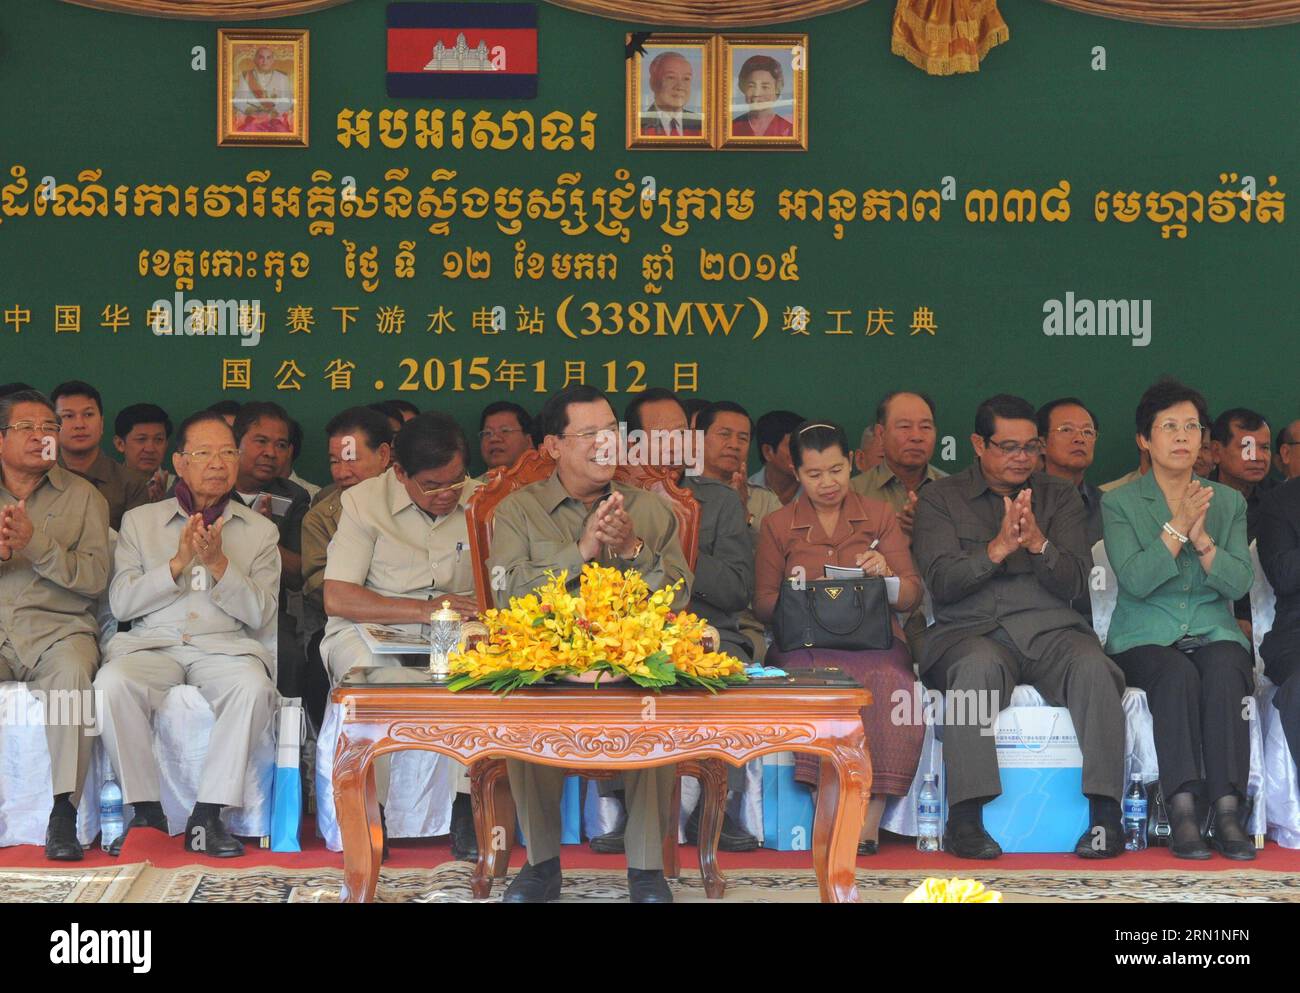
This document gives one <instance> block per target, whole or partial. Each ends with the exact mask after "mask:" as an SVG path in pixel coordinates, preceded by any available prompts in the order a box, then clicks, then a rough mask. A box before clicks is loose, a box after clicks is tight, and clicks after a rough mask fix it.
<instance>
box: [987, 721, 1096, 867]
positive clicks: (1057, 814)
mask: <svg viewBox="0 0 1300 993" xmlns="http://www.w3.org/2000/svg"><path fill="white" fill-rule="evenodd" d="M994 731H995V736H996V742H997V752H998V772H999V773H1000V774H1001V776H1002V795H1001V796H999V797H998V798H997V799H996V800H994V801H992V802H991V803H988V804H985V806H984V829H985V830H986V831H988V833H989V834H991V835H992V836H993V839H994V840H995V841H996V842H997V843H998V844H999V845H1001V846H1002V850H1003V851H1004V852H1070V851H1073V850H1074V845H1075V842H1077V841H1078V840H1079V836H1080V835H1082V834H1083V832H1084V831H1086V830H1087V829H1088V800H1087V798H1086V797H1085V796H1084V795H1083V753H1082V752H1081V751H1079V739H1078V737H1077V736H1076V735H1075V733H1074V722H1073V721H1071V720H1070V712H1069V711H1068V710H1067V709H1066V708H1064V707H1008V708H1007V709H1006V710H1003V711H1002V712H1001V713H1000V714H998V719H997V723H996V724H995V725H994Z"/></svg>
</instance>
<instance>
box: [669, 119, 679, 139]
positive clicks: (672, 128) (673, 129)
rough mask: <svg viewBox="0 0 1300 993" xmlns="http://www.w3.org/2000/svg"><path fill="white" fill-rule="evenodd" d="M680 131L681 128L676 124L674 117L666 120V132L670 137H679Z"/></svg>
mask: <svg viewBox="0 0 1300 993" xmlns="http://www.w3.org/2000/svg"><path fill="white" fill-rule="evenodd" d="M681 133H682V132H681V128H679V127H678V126H677V118H675V117H674V118H673V119H672V120H671V121H669V122H668V134H669V136H670V137H673V138H679V137H681Z"/></svg>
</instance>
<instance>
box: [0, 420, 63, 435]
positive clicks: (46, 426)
mask: <svg viewBox="0 0 1300 993" xmlns="http://www.w3.org/2000/svg"><path fill="white" fill-rule="evenodd" d="M0 430H4V431H17V432H18V433H19V434H31V433H32V432H33V431H36V430H40V432H41V433H42V434H58V433H59V422H58V421H41V422H40V424H37V423H36V422H35V421H14V422H13V423H12V424H10V425H9V426H8V427H6V428H3V429H0Z"/></svg>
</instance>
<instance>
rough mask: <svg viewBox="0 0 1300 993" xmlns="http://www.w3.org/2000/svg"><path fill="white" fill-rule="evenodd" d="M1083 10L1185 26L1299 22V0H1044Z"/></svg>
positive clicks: (1146, 22) (1129, 18) (1260, 24)
mask: <svg viewBox="0 0 1300 993" xmlns="http://www.w3.org/2000/svg"><path fill="white" fill-rule="evenodd" d="M1044 2H1045V3H1050V4H1054V5H1056V6H1057V7H1065V8H1066V9H1067V10H1074V11H1078V12H1079V13H1080V14H1095V15H1097V16H1099V17H1114V18H1118V19H1119V20H1122V21H1140V22H1142V23H1143V24H1161V25H1166V26H1168V27H1184V28H1266V27H1272V26H1274V25H1278V24H1297V23H1300V0H1044Z"/></svg>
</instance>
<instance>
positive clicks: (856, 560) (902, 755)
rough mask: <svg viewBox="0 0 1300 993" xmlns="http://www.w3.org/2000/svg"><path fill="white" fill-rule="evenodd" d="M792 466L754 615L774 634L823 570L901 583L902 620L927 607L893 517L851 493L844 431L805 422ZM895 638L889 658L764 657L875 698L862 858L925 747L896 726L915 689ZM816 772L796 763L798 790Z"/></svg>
mask: <svg viewBox="0 0 1300 993" xmlns="http://www.w3.org/2000/svg"><path fill="white" fill-rule="evenodd" d="M790 456H791V460H792V461H793V462H794V467H795V472H796V475H797V476H798V479H799V484H800V487H801V488H800V491H799V494H798V496H796V497H795V499H794V500H792V501H790V503H788V504H786V505H785V506H784V507H782V508H781V509H780V510H778V511H773V512H772V513H770V514H768V515H767V517H766V518H764V520H763V526H762V531H761V532H760V535H759V539H758V552H757V558H756V561H755V576H754V578H755V587H754V613H755V615H756V616H757V617H758V619H759V620H761V621H762V622H763V623H764V624H770V623H771V621H772V617H773V615H774V614H775V613H776V603H777V597H778V596H779V595H780V592H781V585H782V583H784V582H785V581H786V580H787V579H789V578H790V577H792V576H795V575H802V576H803V577H804V578H805V579H808V580H814V579H821V578H823V574H824V570H825V567H826V566H828V565H837V566H847V567H854V566H859V567H861V568H862V570H863V572H864V573H865V574H866V575H868V576H897V577H898V579H899V583H900V587H899V593H898V602H897V603H896V604H895V605H894V609H895V610H897V611H899V612H901V613H903V615H904V616H906V614H907V612H908V611H910V610H912V609H913V608H914V607H916V606H917V605H918V604H919V603H920V602H921V597H922V593H923V586H922V583H921V578H920V576H919V575H917V572H916V567H915V566H914V565H913V564H912V555H911V552H910V551H909V550H908V541H907V537H906V535H904V534H903V532H902V529H901V528H900V527H899V526H898V521H897V519H896V518H895V516H894V512H893V511H892V510H891V509H890V508H889V507H888V506H887V505H886V504H884V503H882V502H880V501H877V500H868V499H867V498H865V497H863V496H861V495H859V494H858V493H856V492H854V491H853V490H851V489H850V488H849V467H850V465H851V462H850V458H851V450H850V448H849V444H848V439H847V438H846V436H845V434H844V430H843V429H842V428H840V427H839V426H838V425H835V424H828V423H825V422H821V421H816V422H814V421H805V422H804V423H803V424H801V425H800V426H799V428H798V429H797V430H796V431H795V433H794V434H793V435H792V436H791V438H790ZM799 569H802V573H797V572H796V570H799ZM893 628H894V643H893V645H892V646H891V647H890V648H887V649H884V650H883V651H843V650H836V649H823V648H813V649H803V648H801V649H797V650H795V651H791V652H785V653H782V652H780V651H778V650H777V648H776V646H775V645H774V646H772V648H771V649H769V650H768V654H767V664H768V665H775V666H793V667H804V668H806V667H811V666H813V665H816V666H818V667H830V666H833V667H837V668H839V669H840V670H841V671H843V672H845V673H847V674H848V675H849V676H852V677H853V678H854V679H856V680H857V681H858V682H860V683H862V685H863V686H865V687H866V688H867V689H868V690H870V691H871V698H872V705H871V706H870V707H864V708H863V709H862V724H863V726H864V728H865V729H866V733H867V747H868V748H869V749H870V752H871V769H872V787H871V788H872V794H871V802H870V804H869V805H868V807H867V816H866V820H865V822H864V823H863V825H862V833H861V835H860V836H859V845H858V852H859V854H863V855H870V854H875V851H876V845H877V839H878V835H879V832H880V818H881V816H882V815H883V814H884V810H885V799H886V797H889V796H906V795H907V792H908V790H909V788H910V787H911V785H912V778H913V776H915V774H916V765H917V761H918V760H919V758H920V755H921V744H922V741H923V739H924V737H925V728H924V726H923V725H921V724H919V723H908V724H900V725H894V724H893V723H891V721H890V714H891V712H894V711H896V710H897V709H898V708H897V703H898V702H899V701H900V700H901V699H903V696H905V697H906V699H907V700H908V701H909V703H908V707H907V711H906V712H907V713H909V714H911V713H913V709H912V705H911V702H910V701H911V697H912V693H913V691H914V684H915V681H916V677H915V675H914V674H913V671H912V657H911V655H910V654H909V653H908V650H907V642H906V641H905V640H904V636H903V629H902V627H901V626H900V625H899V623H898V618H897V617H896V616H895V617H894V618H893ZM899 694H902V695H903V696H900V695H899ZM817 770H818V759H817V757H816V756H812V755H806V754H803V753H800V754H799V755H798V757H797V759H796V762H795V779H796V780H797V781H799V782H804V783H808V784H810V785H811V786H813V787H815V786H816V785H817Z"/></svg>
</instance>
